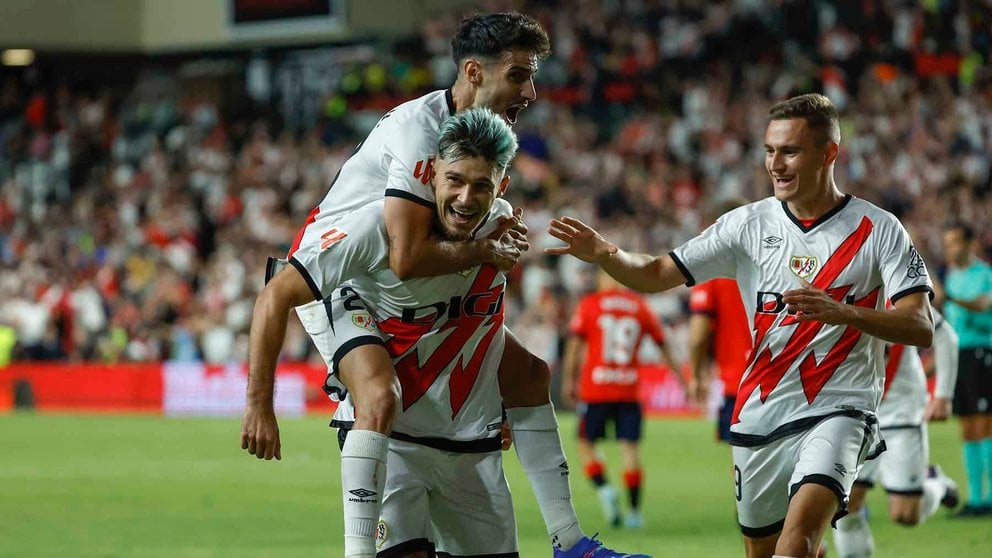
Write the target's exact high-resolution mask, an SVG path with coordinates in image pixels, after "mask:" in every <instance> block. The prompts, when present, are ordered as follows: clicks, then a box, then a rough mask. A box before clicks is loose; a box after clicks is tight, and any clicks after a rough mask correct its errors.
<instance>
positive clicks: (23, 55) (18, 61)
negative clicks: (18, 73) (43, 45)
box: [0, 48, 34, 66]
mask: <svg viewBox="0 0 992 558" xmlns="http://www.w3.org/2000/svg"><path fill="white" fill-rule="evenodd" d="M0 60H2V61H3V65H4V66H30V65H31V64H34V51H33V50H31V49H29V48H8V49H6V50H4V51H3V54H0Z"/></svg>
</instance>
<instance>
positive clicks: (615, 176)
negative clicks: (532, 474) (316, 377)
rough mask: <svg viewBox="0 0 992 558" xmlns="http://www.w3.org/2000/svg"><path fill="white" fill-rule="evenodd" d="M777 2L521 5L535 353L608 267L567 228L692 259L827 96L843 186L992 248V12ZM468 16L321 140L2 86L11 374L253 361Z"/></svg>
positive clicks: (3, 258) (526, 295) (161, 81)
mask: <svg viewBox="0 0 992 558" xmlns="http://www.w3.org/2000/svg"><path fill="white" fill-rule="evenodd" d="M775 4H776V6H777V9H776V10H768V9H767V6H765V3H764V2H758V1H754V0H727V1H723V2H715V3H714V2H702V1H695V0H683V1H680V2H675V3H669V2H656V1H649V0H643V1H623V2H621V1H616V2H599V1H592V0H581V1H579V2H569V3H568V9H563V7H564V5H565V2H529V3H524V5H523V6H516V7H517V8H518V9H520V10H521V11H523V12H526V13H529V14H531V15H533V16H535V17H537V18H538V19H539V20H540V21H542V23H543V24H544V25H545V27H546V28H547V29H548V30H549V34H550V36H551V37H552V41H553V46H554V54H553V56H552V57H551V58H550V59H549V60H547V61H545V62H544V63H543V64H542V66H541V68H540V72H539V74H538V77H537V85H538V101H537V102H536V103H535V104H534V105H533V106H531V107H530V108H528V109H527V110H526V111H524V113H523V114H522V116H521V120H520V122H519V123H518V124H517V125H516V127H515V130H516V131H517V133H518V134H519V136H520V145H521V154H520V155H519V156H518V157H517V160H516V163H515V165H514V169H513V181H512V185H511V187H510V192H509V194H508V196H509V198H510V200H511V201H512V202H513V204H514V205H519V206H522V207H523V208H524V216H525V220H526V222H527V224H528V226H529V227H530V231H531V235H532V239H531V241H532V242H531V243H532V246H533V247H532V250H531V251H530V252H529V253H528V254H526V255H525V257H524V258H523V260H522V265H519V266H518V267H517V269H516V270H515V271H514V274H513V281H512V282H511V288H512V291H511V294H512V296H510V297H508V298H507V303H508V308H507V316H508V323H509V325H510V327H511V328H514V329H515V330H517V331H518V336H519V337H520V338H521V339H524V340H526V341H527V342H528V344H529V345H530V348H531V349H532V350H534V351H535V352H536V353H537V354H538V355H539V356H542V357H544V358H546V359H548V360H549V361H550V362H555V361H557V360H558V359H557V354H558V352H559V349H558V346H559V340H560V339H562V337H563V336H564V335H565V334H566V325H567V318H568V316H569V313H570V312H571V310H572V308H573V307H574V304H575V301H576V300H577V297H578V296H579V295H580V294H582V292H583V291H584V290H586V289H588V288H589V287H591V286H592V281H591V279H592V277H593V275H592V274H591V273H590V272H589V271H588V270H587V269H585V268H583V267H581V266H580V265H579V264H578V263H577V260H575V259H574V258H560V259H559V258H549V257H547V256H545V255H543V252H542V249H543V248H544V247H545V246H549V245H552V244H554V241H553V239H550V237H548V236H547V235H546V233H545V232H544V231H545V229H546V225H547V222H548V220H549V218H551V217H553V216H558V215H560V214H561V213H568V214H571V215H576V216H579V217H581V218H584V219H587V220H588V221H589V222H591V223H593V224H594V225H595V226H596V227H597V228H598V229H599V230H601V231H603V232H604V234H605V235H606V236H607V237H608V238H610V239H613V240H615V241H616V242H617V243H618V244H620V245H623V246H624V247H626V248H629V249H635V250H641V251H647V252H653V253H660V252H662V251H664V250H667V249H669V248H671V247H673V246H676V245H678V244H680V243H681V242H682V241H683V240H685V239H687V238H689V237H690V236H692V235H694V234H695V233H696V232H698V230H699V229H700V228H701V227H703V226H705V225H706V224H707V223H708V222H709V221H710V220H711V219H712V218H713V217H714V216H713V215H712V214H711V208H712V207H713V206H714V205H715V204H716V203H718V202H720V201H722V200H724V199H727V198H729V197H732V196H744V197H745V198H748V199H758V198H761V197H765V196H767V195H768V192H769V180H768V177H767V174H766V172H765V170H764V167H763V165H762V156H763V145H762V135H763V132H764V128H765V124H766V114H767V110H768V107H769V106H770V104H771V103H770V101H771V100H778V99H781V98H785V97H787V96H788V95H790V94H794V93H798V92H807V91H822V92H824V93H825V94H827V95H828V96H829V97H830V98H831V99H832V100H833V101H834V102H835V103H836V104H837V106H838V108H839V109H840V110H841V114H842V119H843V122H842V129H843V137H844V140H843V144H844V149H843V150H842V151H841V158H840V160H839V163H838V165H837V167H836V178H837V182H838V184H840V185H842V187H843V189H844V190H845V191H848V192H852V193H854V194H855V195H857V196H860V197H863V198H865V199H868V200H869V201H872V202H875V203H878V204H879V205H881V206H882V207H884V208H886V209H889V210H891V211H893V212H895V213H896V214H897V215H899V216H900V217H901V219H902V220H903V222H904V223H905V224H906V226H907V228H908V229H909V230H910V231H911V233H912V234H913V235H914V236H915V237H916V242H917V245H918V247H919V248H920V251H921V252H922V253H923V255H924V257H925V258H926V259H927V261H928V262H929V263H930V266H931V267H932V268H939V267H940V266H941V264H942V254H941V247H940V237H941V235H940V232H941V230H942V229H943V227H944V226H945V224H946V223H947V221H948V219H950V218H951V217H955V218H961V219H964V220H966V221H968V222H970V223H972V224H973V225H975V226H976V229H977V230H978V234H979V237H980V238H981V239H982V240H983V243H984V246H986V250H987V251H988V250H989V249H992V227H990V226H989V225H988V223H989V222H992V195H990V193H992V192H990V190H992V172H990V169H992V65H990V61H989V54H988V53H989V51H990V49H992V7H989V5H988V3H982V2H970V3H960V4H959V3H956V2H936V1H934V2H884V1H881V0H876V1H867V2H865V1H853V0H852V1H843V2H831V3H826V2H822V3H813V4H812V5H813V6H814V9H810V7H809V6H810V3H805V2H790V1H781V2H776V3H775ZM490 7H492V6H487V7H486V8H487V9H488V8H490ZM496 7H502V6H500V5H499V3H496ZM457 21H458V16H457V15H455V14H438V17H436V18H430V23H428V24H427V25H425V26H424V28H423V30H422V34H421V36H420V37H418V38H416V39H415V40H411V41H405V42H402V43H398V44H396V45H392V46H386V45H380V46H379V47H377V48H378V49H379V55H378V56H377V61H376V62H375V63H370V64H364V65H358V66H355V67H352V68H349V69H348V71H347V72H346V73H345V75H344V78H343V79H342V80H340V82H339V84H338V88H337V89H336V90H335V91H331V92H328V95H327V97H326V99H324V100H322V103H323V106H325V107H326V111H325V115H324V116H323V117H322V118H321V120H320V122H319V123H318V124H317V125H316V126H314V127H312V128H310V129H308V130H306V131H304V132H301V133H293V132H290V131H288V130H286V129H284V128H283V127H282V126H280V125H279V122H278V121H277V120H278V119H252V118H246V117H245V116H244V115H242V114H239V113H237V112H236V111H232V110H231V107H225V106H223V105H222V104H220V103H218V102H217V101H216V100H213V99H210V98H208V97H205V96H203V95H200V94H195V93H192V92H188V91H183V90H182V88H181V87H180V86H179V85H178V84H179V80H178V78H176V77H175V76H173V77H172V79H170V78H169V77H168V76H166V77H163V76H161V75H160V74H156V77H155V78H154V79H147V78H146V79H142V80H138V81H137V82H136V83H134V84H133V86H132V87H130V88H128V89H127V90H115V89H110V88H107V89H101V88H95V89H93V90H91V91H84V90H78V89H74V88H73V87H71V86H70V84H65V83H62V84H59V83H58V82H57V80H56V81H53V83H56V85H55V86H49V85H47V84H46V85H44V86H42V85H39V83H38V82H32V81H31V80H29V79H24V78H11V79H8V80H6V81H5V82H4V83H2V84H0V328H6V331H7V332H8V333H9V332H13V335H8V334H5V335H0V353H3V354H0V364H2V360H3V359H5V358H15V359H47V360H56V359H67V360H71V361H84V360H98V361H108V362H113V361H121V360H131V361H134V360H137V361H140V360H162V359H178V360H185V359H203V360H206V361H208V362H213V363H222V362H227V361H231V360H239V361H240V360H244V358H245V355H246V351H247V332H248V326H249V319H250V316H251V307H252V303H253V301H254V299H255V296H256V295H257V293H258V290H259V289H260V288H261V286H262V277H263V272H264V267H265V259H266V257H267V256H270V255H283V254H285V252H286V248H287V247H288V246H289V244H290V243H291V241H292V239H293V237H294V235H295V233H296V231H297V230H298V228H299V227H300V225H301V224H302V223H303V221H304V220H305V218H306V215H307V214H308V213H309V212H310V210H311V208H312V207H313V206H314V205H315V204H316V202H317V201H318V200H319V199H320V198H321V197H322V195H323V193H324V191H325V190H326V188H327V186H328V185H329V184H331V182H332V180H333V178H334V176H335V173H336V172H337V169H338V168H339V167H340V166H341V164H342V163H343V162H344V161H345V160H346V159H347V157H348V156H349V155H350V153H351V151H352V150H353V149H354V146H355V144H356V143H357V142H358V141H359V140H360V138H361V137H363V135H364V132H365V131H366V128H363V126H367V124H364V123H366V122H368V120H369V119H368V116H369V114H370V113H371V114H379V113H381V112H382V111H383V109H386V108H389V107H390V106H392V105H394V104H396V103H398V102H400V101H402V100H405V99H407V98H412V97H414V96H416V95H417V94H419V93H421V92H423V91H427V90H430V89H434V88H441V87H445V86H446V85H447V84H450V83H451V81H452V76H453V73H454V71H455V68H454V66H453V64H452V63H451V60H450V56H449V53H448V43H447V37H450V36H451V32H452V30H453V29H454V26H455V24H456V23H457ZM411 45H414V47H411ZM372 121H373V122H374V119H373V120H372ZM684 298H685V291H684V290H683V294H682V295H669V296H668V297H662V298H657V299H655V303H656V310H657V311H658V312H659V313H660V314H662V316H663V318H665V319H666V320H667V321H668V323H669V324H671V323H672V322H673V321H674V322H675V323H676V324H678V323H679V321H680V320H681V319H682V316H683V315H684V314H685V313H684V311H683V303H684ZM7 339H9V340H13V343H10V342H7V341H5V340H7ZM286 347H287V349H286V352H285V358H286V359H294V360H298V359H305V358H307V357H308V354H310V353H313V351H312V349H311V347H310V341H309V339H308V337H307V336H306V335H305V333H304V332H303V330H302V328H301V327H299V325H298V324H295V325H293V327H291V330H290V333H289V339H288V341H287V343H286ZM310 356H313V355H310Z"/></svg>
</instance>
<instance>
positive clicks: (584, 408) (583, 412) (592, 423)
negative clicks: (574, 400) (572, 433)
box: [575, 403, 610, 442]
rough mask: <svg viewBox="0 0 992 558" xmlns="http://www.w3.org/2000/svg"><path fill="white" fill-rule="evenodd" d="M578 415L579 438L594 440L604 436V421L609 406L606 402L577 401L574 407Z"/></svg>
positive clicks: (607, 416) (608, 412)
mask: <svg viewBox="0 0 992 558" xmlns="http://www.w3.org/2000/svg"><path fill="white" fill-rule="evenodd" d="M575 411H576V413H577V414H578V415H579V420H578V429H579V439H580V440H587V441H589V442H596V441H598V440H601V439H603V437H604V436H606V423H607V421H608V420H609V414H610V407H609V404H607V403H579V405H578V407H577V408H576V409H575Z"/></svg>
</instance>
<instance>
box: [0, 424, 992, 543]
mask: <svg viewBox="0 0 992 558" xmlns="http://www.w3.org/2000/svg"><path fill="white" fill-rule="evenodd" d="M561 424H562V432H563V433H564V438H565V441H566V451H567V452H568V453H569V455H570V456H572V471H573V474H572V488H573V492H574V495H575V504H576V507H577V509H578V512H579V517H580V518H581V520H582V523H583V527H584V529H585V530H586V531H587V532H588V533H589V534H592V533H593V532H595V531H601V538H602V539H603V540H604V541H605V542H606V543H607V544H608V545H610V546H613V547H616V548H618V549H620V550H624V551H628V552H633V551H639V552H649V553H652V554H653V555H654V556H655V557H656V558H661V557H668V556H672V557H675V556H679V557H682V556H700V557H708V556H743V550H742V545H741V542H740V537H739V534H738V530H737V526H736V523H735V521H734V512H733V483H732V479H731V475H730V465H729V459H730V457H729V449H728V448H727V447H725V446H719V445H717V444H716V443H714V442H713V435H712V431H713V426H712V424H710V423H709V422H706V421H703V420H693V419H672V420H651V421H649V422H648V423H647V425H646V439H645V445H644V449H645V457H644V460H645V483H646V486H645V494H644V501H645V505H644V509H645V511H644V516H645V522H646V525H645V527H644V528H643V529H641V530H638V531H627V530H623V529H611V528H609V527H604V526H603V525H602V519H601V516H600V511H599V507H598V504H597V501H596V499H595V494H594V493H593V491H592V489H591V488H590V486H589V484H588V482H587V481H586V480H585V479H584V478H583V476H582V475H581V467H580V466H579V464H578V461H577V459H576V457H575V450H574V444H573V443H572V440H573V437H574V431H575V421H574V417H573V416H572V415H570V414H566V413H563V414H562V417H561ZM325 425H326V420H324V419H317V418H308V419H289V420H283V421H281V423H280V426H281V430H282V436H283V460H282V461H280V462H276V461H271V462H263V461H258V460H256V459H255V458H253V457H250V456H248V455H247V454H245V453H244V452H242V451H241V449H240V447H239V443H238V431H239V424H238V421H237V420H229V419H228V420H221V419H164V418H160V417H147V416H74V415H31V414H15V415H5V416H0V448H2V449H0V556H3V557H8V556H9V557H36V556H37V557H42V556H45V557H47V556H53V557H54V556H58V557H69V556H86V557H112V556H113V557H117V556H120V557H129V558H130V557H134V558H150V557H162V558H165V557H168V558H183V557H186V558H201V557H202V558H206V557H214V556H218V557H239V558H245V557H263V556H271V557H297V556H299V557H307V558H312V557H314V556H328V557H337V556H340V555H341V530H342V526H341V524H342V521H341V515H340V508H341V500H340V498H341V497H340V478H339V473H338V450H337V445H336V441H335V436H334V433H333V431H332V430H330V429H329V428H327V427H326V426H325ZM930 437H931V441H932V446H933V447H932V456H933V460H934V461H936V462H939V463H941V464H942V465H943V466H944V469H945V470H946V471H947V473H948V474H950V475H951V476H952V477H954V478H957V479H961V478H962V468H961V457H960V444H959V441H958V440H959V438H958V433H957V424H955V423H953V422H952V423H949V424H937V425H932V426H931V430H930ZM607 455H608V456H609V457H610V458H612V459H613V460H614V462H616V461H615V459H616V452H615V451H614V450H613V448H611V447H609V446H608V451H607ZM506 469H507V472H508V476H509V478H510V482H511V485H512V487H513V493H514V496H515V501H516V506H517V521H518V529H519V536H520V546H521V555H522V556H524V557H526V558H536V557H546V556H550V555H551V553H550V548H549V544H548V540H547V536H546V534H545V532H544V526H543V522H542V520H541V516H540V512H539V511H538V508H537V505H536V503H535V500H534V497H533V495H532V493H531V491H530V488H529V485H528V484H527V481H526V478H525V477H524V475H523V474H522V473H521V471H520V467H519V464H518V463H517V459H516V457H515V456H513V455H512V454H506ZM608 475H609V476H610V478H611V479H613V481H614V482H617V481H618V480H619V479H620V471H619V468H618V467H616V466H614V467H613V468H612V469H608ZM873 492H874V493H873V494H872V496H871V497H870V500H869V506H870V510H871V512H872V525H873V529H874V533H875V540H876V543H877V546H878V549H879V552H878V555H879V556H881V557H884V556H899V557H906V558H909V557H921V558H923V557H926V558H931V557H935V556H955V557H957V556H962V557H963V556H992V518H989V519H971V520H951V519H948V517H947V513H946V511H944V510H941V511H940V512H938V515H937V516H935V517H934V518H933V519H931V520H930V521H929V522H928V523H926V524H925V525H923V526H922V527H919V528H915V529H906V528H903V527H899V526H896V525H894V524H893V523H891V522H890V521H889V520H888V518H887V516H886V513H885V502H884V495H883V494H882V493H881V491H879V490H876V491H873Z"/></svg>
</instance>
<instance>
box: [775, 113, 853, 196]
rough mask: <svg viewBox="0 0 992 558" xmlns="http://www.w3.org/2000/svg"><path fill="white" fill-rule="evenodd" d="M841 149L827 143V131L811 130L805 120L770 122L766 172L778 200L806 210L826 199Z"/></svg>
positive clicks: (794, 119)
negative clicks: (833, 168) (810, 204)
mask: <svg viewBox="0 0 992 558" xmlns="http://www.w3.org/2000/svg"><path fill="white" fill-rule="evenodd" d="M818 143H822V145H820V146H818V145H817V144H818ZM837 149H838V146H837V144H836V143H833V142H831V141H827V140H826V137H825V133H824V132H823V131H820V130H815V129H811V128H810V126H809V123H808V122H807V121H806V120H805V119H804V118H789V119H785V120H772V121H771V122H769V123H768V129H767V130H766V131H765V168H766V169H767V170H768V175H769V176H770V177H771V179H772V187H773V188H774V192H775V198H776V199H778V200H781V201H785V202H790V203H793V204H796V205H799V206H804V205H807V204H809V203H810V202H811V201H813V200H815V199H817V198H818V197H819V196H822V195H824V193H826V192H827V191H828V190H827V188H828V187H829V184H828V180H827V179H828V177H829V172H830V165H831V163H833V161H834V159H835V158H836V157H837Z"/></svg>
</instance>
